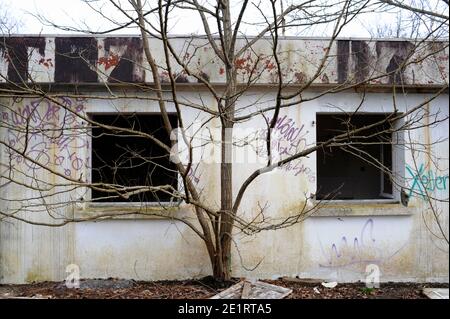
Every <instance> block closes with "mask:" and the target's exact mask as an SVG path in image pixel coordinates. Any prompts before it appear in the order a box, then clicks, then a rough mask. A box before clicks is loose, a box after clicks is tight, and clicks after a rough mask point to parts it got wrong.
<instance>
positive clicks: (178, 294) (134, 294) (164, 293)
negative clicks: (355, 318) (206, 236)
mask: <svg viewBox="0 0 450 319" xmlns="http://www.w3.org/2000/svg"><path fill="white" fill-rule="evenodd" d="M106 280H111V281H112V283H111V284H106V286H108V287H103V288H98V287H97V288H95V287H92V288H85V289H76V288H74V289H69V288H66V287H65V285H64V283H63V282H62V283H61V282H40V283H33V284H25V285H0V299H6V298H8V299H10V298H33V299H38V298H52V299H61V298H70V299H83V298H88V299H207V298H211V297H213V296H215V295H217V294H218V293H220V292H222V291H224V290H226V289H227V288H229V287H231V286H232V285H234V284H236V283H239V282H243V281H245V279H244V278H236V279H233V281H230V282H227V283H217V282H215V281H213V280H211V278H209V277H205V278H202V279H198V280H183V281H152V282H145V281H131V282H132V285H130V286H128V287H126V288H118V287H117V286H115V287H114V284H117V283H118V280H117V279H106ZM81 282H83V280H82V281H81ZM261 282H265V283H268V284H272V285H276V286H281V287H284V288H287V289H292V293H291V294H290V295H288V296H287V297H286V298H287V299H318V298H320V299H322V298H323V299H338V298H339V299H341V298H346V299H350V298H357V299H380V298H382V299H425V298H427V297H426V295H425V294H424V292H423V289H424V288H430V287H433V288H448V283H441V284H439V283H392V282H389V283H381V284H380V288H378V289H373V288H366V286H365V285H364V283H339V284H338V285H337V286H336V287H335V288H333V289H329V288H325V287H322V286H321V285H320V282H321V281H320V282H319V284H318V283H317V282H315V283H313V282H309V283H308V282H295V281H286V280H264V281H261ZM80 284H81V283H80ZM242 288H243V286H242V287H241V291H240V292H241V293H242ZM314 288H320V289H318V290H320V293H319V294H317V293H315V292H314ZM247 289H248V287H247ZM245 294H248V292H245Z"/></svg>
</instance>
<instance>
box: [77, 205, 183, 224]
mask: <svg viewBox="0 0 450 319" xmlns="http://www.w3.org/2000/svg"><path fill="white" fill-rule="evenodd" d="M182 210H183V209H182V208H181V207H180V205H179V204H178V203H171V202H164V203H156V202H149V203H121V202H117V203H113V202H103V203H84V204H78V205H76V208H75V212H74V214H75V218H83V219H90V218H92V219H94V220H105V219H115V220H117V219H127V220H137V219H171V218H172V217H175V216H177V217H180V213H181V211H182ZM96 216H98V218H96Z"/></svg>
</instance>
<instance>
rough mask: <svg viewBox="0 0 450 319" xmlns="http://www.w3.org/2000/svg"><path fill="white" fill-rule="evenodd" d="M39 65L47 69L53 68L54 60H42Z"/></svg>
mask: <svg viewBox="0 0 450 319" xmlns="http://www.w3.org/2000/svg"><path fill="white" fill-rule="evenodd" d="M38 63H39V64H42V65H43V66H45V67H46V68H49V67H53V63H52V59H46V58H41V59H40V60H39V62H38Z"/></svg>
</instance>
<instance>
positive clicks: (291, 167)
mask: <svg viewBox="0 0 450 319" xmlns="http://www.w3.org/2000/svg"><path fill="white" fill-rule="evenodd" d="M267 122H268V123H270V121H267ZM308 133H309V132H308V131H307V130H306V129H305V125H303V124H302V125H300V126H298V125H297V123H296V122H295V120H294V119H292V118H290V117H288V116H287V115H284V116H280V117H279V118H278V119H277V122H276V124H275V127H274V129H273V131H272V134H271V140H270V148H271V152H272V158H273V159H274V160H279V159H283V158H286V157H289V156H292V155H295V154H296V153H298V152H300V151H302V150H303V149H305V148H306V146H307V140H306V136H307V134H308ZM258 134H259V138H261V139H266V138H267V129H264V130H260V131H259V132H258ZM256 151H257V153H258V155H260V156H267V147H266V145H260V146H259V147H258V149H257V150H256ZM281 169H283V170H284V171H286V172H292V173H293V174H294V175H295V176H298V175H299V174H304V175H305V176H306V177H307V179H308V180H309V181H310V182H314V181H315V180H316V177H315V174H314V172H313V171H312V170H311V168H309V167H307V166H305V164H304V163H303V162H302V160H301V159H297V160H294V161H291V162H288V163H286V164H285V165H283V166H282V167H281Z"/></svg>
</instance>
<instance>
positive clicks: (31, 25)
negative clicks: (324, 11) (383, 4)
mask: <svg viewBox="0 0 450 319" xmlns="http://www.w3.org/2000/svg"><path fill="white" fill-rule="evenodd" d="M96 3H100V1H98V2H96ZM232 3H234V4H235V5H239V2H238V1H236V2H233V1H232ZM330 3H332V2H331V1H330ZM0 5H1V6H0V10H4V9H1V8H7V10H8V15H9V16H11V17H14V18H15V19H16V20H17V21H19V22H20V25H19V29H18V33H21V34H39V33H44V34H55V33H67V32H64V31H61V30H59V29H56V28H54V27H51V26H46V25H44V24H42V23H41V22H40V21H39V20H38V19H36V18H35V17H34V16H33V15H38V14H40V15H43V16H45V17H46V18H47V19H49V20H50V21H54V22H55V23H57V24H59V25H69V26H78V27H80V28H82V29H83V28H85V25H87V26H89V28H90V29H91V30H93V31H98V30H103V29H104V28H105V27H107V21H105V20H104V19H101V18H100V17H99V15H98V14H96V13H95V12H93V11H92V10H91V9H90V8H89V7H88V6H87V5H86V4H85V3H83V2H82V1H80V0H64V1H55V0H0ZM249 10H256V11H255V14H257V15H259V12H258V11H257V9H255V8H253V7H251V6H249ZM250 13H251V14H252V12H250ZM251 14H250V16H251ZM108 16H109V17H111V18H112V19H114V18H119V19H120V18H123V16H121V15H120V14H119V13H117V12H116V10H114V11H113V10H111V11H110V12H108ZM394 21H395V15H393V14H383V15H374V14H368V15H363V16H361V17H360V18H359V19H358V21H355V22H354V23H353V24H351V25H349V26H347V27H346V28H345V29H344V30H343V32H342V33H341V37H342V36H344V37H369V36H370V33H369V32H368V31H367V29H368V28H369V26H370V27H372V28H375V26H376V25H377V24H383V23H388V22H394ZM252 30H254V28H253V29H252V27H251V26H246V25H243V31H244V32H246V34H252V33H254V32H252ZM308 32H309V34H308V33H306V34H303V35H308V36H326V35H327V34H326V33H325V32H324V31H323V30H321V29H315V30H313V31H308ZM118 33H122V34H136V33H138V31H137V30H136V29H134V30H131V29H125V30H121V31H119V32H118ZM171 33H172V34H177V35H181V34H202V33H204V32H203V27H202V25H201V21H200V19H199V17H198V14H196V13H193V12H190V13H189V12H187V13H185V14H184V15H182V16H177V19H176V20H174V21H173V27H172V28H171ZM289 35H296V34H289Z"/></svg>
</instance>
